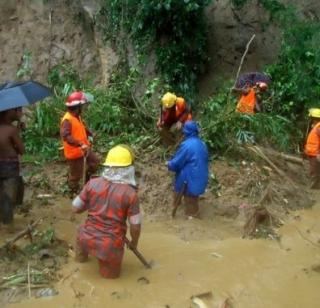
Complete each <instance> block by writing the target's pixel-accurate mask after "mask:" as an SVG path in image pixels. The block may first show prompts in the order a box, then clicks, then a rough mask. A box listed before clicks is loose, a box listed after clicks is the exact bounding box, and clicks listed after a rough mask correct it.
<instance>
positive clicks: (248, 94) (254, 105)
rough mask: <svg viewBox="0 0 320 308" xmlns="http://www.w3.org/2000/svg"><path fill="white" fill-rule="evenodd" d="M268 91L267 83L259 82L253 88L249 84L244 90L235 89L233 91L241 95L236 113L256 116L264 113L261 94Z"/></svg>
mask: <svg viewBox="0 0 320 308" xmlns="http://www.w3.org/2000/svg"><path fill="white" fill-rule="evenodd" d="M267 89H268V85H267V84H266V83H265V82H257V83H256V84H255V85H254V86H253V87H252V86H250V85H249V84H247V85H246V86H245V87H244V88H242V89H238V88H233V91H234V92H236V93H240V98H239V101H238V104H237V107H236V111H237V112H240V113H245V114H250V115H252V114H255V113H257V112H261V111H262V105H261V104H262V102H261V93H262V92H265V91H266V90H267Z"/></svg>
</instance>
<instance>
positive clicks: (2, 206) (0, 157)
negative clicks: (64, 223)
mask: <svg viewBox="0 0 320 308" xmlns="http://www.w3.org/2000/svg"><path fill="white" fill-rule="evenodd" d="M21 117H22V108H14V109H10V110H6V111H2V112H0V223H3V224H5V225H12V224H13V210H14V207H15V206H16V204H17V197H18V186H19V183H20V177H19V173H20V166H19V155H22V154H23V153H24V145H23V142H22V140H21V137H20V128H21V125H20V124H19V125H18V127H17V126H14V125H13V124H12V123H13V122H14V121H18V122H19V121H20V119H21Z"/></svg>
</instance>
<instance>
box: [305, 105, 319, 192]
mask: <svg viewBox="0 0 320 308" xmlns="http://www.w3.org/2000/svg"><path fill="white" fill-rule="evenodd" d="M309 117H310V118H311V121H312V123H311V127H312V128H311V131H310V132H309V135H308V137H307V142H306V144H305V147H304V153H305V155H306V156H307V157H308V159H309V164H310V177H311V188H316V189H318V188H320V187H319V184H320V109H318V108H312V109H310V110H309Z"/></svg>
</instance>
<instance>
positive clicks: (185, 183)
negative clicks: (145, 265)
mask: <svg viewBox="0 0 320 308" xmlns="http://www.w3.org/2000/svg"><path fill="white" fill-rule="evenodd" d="M186 187H187V182H184V183H183V185H182V188H181V191H179V193H178V195H177V196H176V198H175V200H174V204H173V210H172V213H171V216H172V218H175V216H176V213H177V209H178V207H179V205H180V204H181V199H182V196H183V194H184V192H185V189H186Z"/></svg>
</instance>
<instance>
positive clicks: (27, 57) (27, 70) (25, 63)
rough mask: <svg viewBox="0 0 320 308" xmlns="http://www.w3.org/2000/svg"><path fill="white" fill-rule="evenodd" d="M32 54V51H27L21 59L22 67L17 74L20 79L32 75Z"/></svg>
mask: <svg viewBox="0 0 320 308" xmlns="http://www.w3.org/2000/svg"><path fill="white" fill-rule="evenodd" d="M31 60H32V54H31V52H30V51H28V50H26V51H25V52H24V53H23V56H22V58H21V64H20V67H19V69H18V71H17V73H16V75H17V77H18V78H23V77H30V75H31V74H32V66H31Z"/></svg>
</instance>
